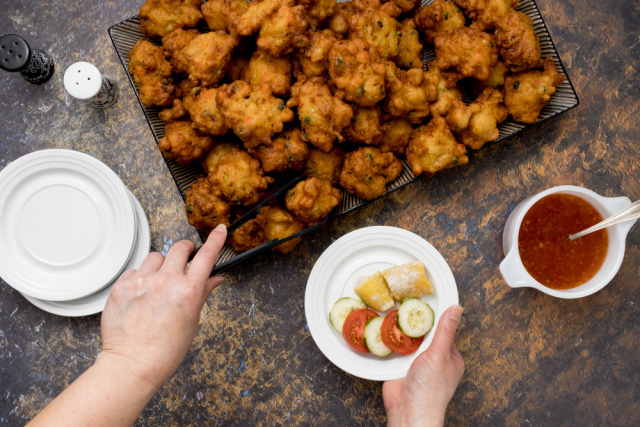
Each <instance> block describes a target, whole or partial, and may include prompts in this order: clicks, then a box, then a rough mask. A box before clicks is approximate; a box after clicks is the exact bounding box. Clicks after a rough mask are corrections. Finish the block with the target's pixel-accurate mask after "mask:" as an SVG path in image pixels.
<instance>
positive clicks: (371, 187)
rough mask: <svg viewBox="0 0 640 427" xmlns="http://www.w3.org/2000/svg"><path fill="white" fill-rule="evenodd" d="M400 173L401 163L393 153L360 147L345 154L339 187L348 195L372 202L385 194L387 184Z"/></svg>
mask: <svg viewBox="0 0 640 427" xmlns="http://www.w3.org/2000/svg"><path fill="white" fill-rule="evenodd" d="M401 173H402V162H400V160H398V159H397V158H396V156H395V155H394V154H393V153H382V152H381V151H380V150H379V149H378V148H375V147H361V148H359V149H357V150H356V151H352V152H350V153H347V155H346V157H345V161H344V165H343V166H342V172H341V173H340V185H342V187H343V188H344V189H345V190H346V191H347V192H349V193H352V194H355V195H356V196H358V197H360V198H362V199H365V200H372V199H375V198H377V197H381V196H384V195H385V194H386V193H387V183H389V182H391V181H393V180H394V179H396V178H397V177H398V176H399V175H400V174H401Z"/></svg>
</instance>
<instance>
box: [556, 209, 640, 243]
mask: <svg viewBox="0 0 640 427" xmlns="http://www.w3.org/2000/svg"><path fill="white" fill-rule="evenodd" d="M638 206H640V200H638V201H636V202H633V203H631V204H630V205H629V206H627V207H626V208H624V209H622V210H621V211H620V212H618V213H616V214H614V215H611V216H610V217H609V218H607V219H605V220H603V221H600V222H599V223H597V224H596V225H594V226H592V227H589V228H587V229H585V230H582V231H580V232H578V233H575V234H572V235H570V236H569V240H575V239H577V238H579V237H582V236H585V235H587V234H589V233H593V232H594V231H598V230H601V229H603V228H605V227H609V226H611V225H615V224H619V223H621V222H625V221H630V220H632V219H636V218H640V212H636V210H637V209H636V207H638Z"/></svg>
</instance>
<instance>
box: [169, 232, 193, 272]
mask: <svg viewBox="0 0 640 427" xmlns="http://www.w3.org/2000/svg"><path fill="white" fill-rule="evenodd" d="M194 247H195V245H194V244H193V242H190V241H188V240H181V241H179V242H177V243H175V244H174V245H173V246H171V249H169V252H167V256H166V257H165V259H164V263H163V264H162V270H165V271H174V272H179V273H184V271H185V269H186V268H187V262H188V261H189V255H191V252H193V248H194Z"/></svg>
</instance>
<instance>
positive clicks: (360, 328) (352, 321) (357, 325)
mask: <svg viewBox="0 0 640 427" xmlns="http://www.w3.org/2000/svg"><path fill="white" fill-rule="evenodd" d="M374 317H378V313H376V312H375V311H373V310H369V309H368V308H359V309H357V310H354V311H352V312H351V313H349V315H348V316H347V318H346V319H345V321H344V325H343V326H342V336H343V337H344V339H345V340H346V341H347V344H349V346H350V347H351V348H352V349H354V350H355V351H359V352H360V353H369V350H367V347H366V346H365V345H364V327H365V325H366V324H367V322H368V321H369V320H371V319H373V318H374Z"/></svg>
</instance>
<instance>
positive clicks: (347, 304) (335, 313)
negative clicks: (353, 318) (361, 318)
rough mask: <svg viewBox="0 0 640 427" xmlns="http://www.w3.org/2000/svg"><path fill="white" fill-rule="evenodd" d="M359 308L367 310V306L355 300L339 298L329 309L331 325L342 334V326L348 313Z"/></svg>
mask: <svg viewBox="0 0 640 427" xmlns="http://www.w3.org/2000/svg"><path fill="white" fill-rule="evenodd" d="M359 308H367V305H366V304H365V303H364V302H363V301H361V300H359V299H357V298H351V297H344V298H340V299H339V300H338V301H336V302H335V303H334V304H333V307H331V311H330V312H329V321H331V324H332V325H333V327H334V328H336V330H337V331H338V332H339V333H342V326H343V325H344V321H345V319H346V318H347V316H348V315H349V313H351V312H352V311H353V310H357V309H359Z"/></svg>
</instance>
